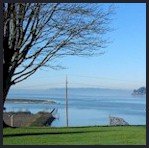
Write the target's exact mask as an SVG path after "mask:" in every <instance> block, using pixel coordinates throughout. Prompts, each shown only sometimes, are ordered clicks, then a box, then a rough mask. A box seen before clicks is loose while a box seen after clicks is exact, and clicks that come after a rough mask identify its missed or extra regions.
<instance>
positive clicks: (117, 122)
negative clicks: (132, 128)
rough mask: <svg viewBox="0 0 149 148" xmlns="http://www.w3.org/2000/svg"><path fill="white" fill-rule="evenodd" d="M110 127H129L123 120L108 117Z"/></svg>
mask: <svg viewBox="0 0 149 148" xmlns="http://www.w3.org/2000/svg"><path fill="white" fill-rule="evenodd" d="M109 120H110V125H114V126H117V125H129V124H128V122H126V121H125V120H124V119H123V118H119V117H111V116H109Z"/></svg>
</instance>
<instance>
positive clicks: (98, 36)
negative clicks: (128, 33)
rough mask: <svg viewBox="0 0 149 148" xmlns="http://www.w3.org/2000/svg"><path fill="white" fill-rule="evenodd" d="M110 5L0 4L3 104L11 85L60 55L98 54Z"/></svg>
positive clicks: (108, 19) (109, 17) (104, 44)
mask: <svg viewBox="0 0 149 148" xmlns="http://www.w3.org/2000/svg"><path fill="white" fill-rule="evenodd" d="M111 14H113V8H112V7H111V6H109V7H103V5H102V4H89V3H88V4H86V3H84V4H81V3H78V4H76V3H4V4H3V16H4V17H3V18H4V20H3V75H4V76H3V77H4V80H3V104H4V102H5V100H6V97H7V94H8V91H9V89H10V87H11V86H12V85H15V84H16V83H19V82H21V81H23V80H25V79H27V78H28V77H29V76H31V75H32V74H34V73H35V72H36V71H37V70H38V69H39V68H40V67H42V66H49V67H51V68H55V66H52V65H51V63H52V61H53V60H54V59H57V58H60V57H64V56H92V55H97V54H102V53H103V50H102V48H104V47H105V46H106V45H107V39H105V38H104V34H106V33H107V32H108V31H109V29H110V28H109V23H110V21H111Z"/></svg>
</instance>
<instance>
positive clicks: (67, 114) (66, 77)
mask: <svg viewBox="0 0 149 148" xmlns="http://www.w3.org/2000/svg"><path fill="white" fill-rule="evenodd" d="M67 84H68V82H67V76H66V126H67V127H68V90H67V89H68V88H67Z"/></svg>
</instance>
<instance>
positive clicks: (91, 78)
mask: <svg viewBox="0 0 149 148" xmlns="http://www.w3.org/2000/svg"><path fill="white" fill-rule="evenodd" d="M115 6H116V14H115V15H114V19H113V22H112V23H111V27H113V28H115V31H113V32H110V33H109V34H108V36H109V37H110V39H111V40H112V43H110V44H109V46H108V47H107V48H106V49H105V54H103V55H101V56H98V57H86V58H83V57H66V58H63V59H57V61H58V63H60V64H61V65H62V66H65V67H66V69H63V70H58V71H57V70H52V69H44V70H38V71H37V73H35V74H34V75H33V76H31V77H30V78H28V79H27V80H25V81H22V82H21V83H18V84H16V85H15V86H14V87H12V88H20V89H31V88H32V89H47V88H57V87H65V77H66V75H67V77H68V84H69V87H101V88H116V89H136V88H138V87H141V86H146V5H145V4H143V3H142V4H139V3H138V4H135V3H132V4H131V3H129V4H125V3H121V4H115Z"/></svg>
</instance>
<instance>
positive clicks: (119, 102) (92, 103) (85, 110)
mask: <svg viewBox="0 0 149 148" xmlns="http://www.w3.org/2000/svg"><path fill="white" fill-rule="evenodd" d="M8 98H12V99H13V98H14V99H40V100H41V99H43V100H53V101H55V102H56V104H52V105H51V104H42V103H41V104H28V103H24V104H22V103H19V102H15V103H8V102H7V103H6V104H5V107H6V108H7V111H31V112H32V113H36V112H39V111H51V110H52V109H53V108H55V109H56V110H57V111H56V112H55V115H54V116H55V117H56V118H57V119H56V120H55V121H54V122H53V123H52V126H57V127H58V126H66V119H65V118H66V117H65V89H49V90H11V91H10V93H9V95H8ZM68 99H69V126H88V125H108V124H109V115H111V116H117V117H121V118H123V119H124V120H125V121H127V122H128V123H129V124H132V125H138V124H139V125H145V124H146V111H145V106H146V96H132V95H131V91H128V90H110V89H91V88H88V89H72V88H71V89H69V90H68Z"/></svg>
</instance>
